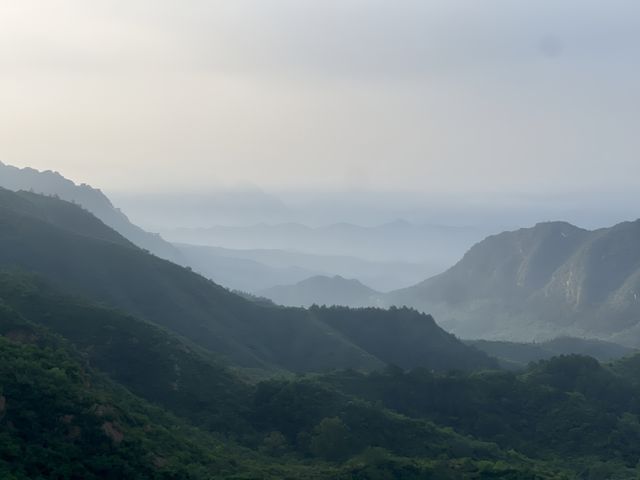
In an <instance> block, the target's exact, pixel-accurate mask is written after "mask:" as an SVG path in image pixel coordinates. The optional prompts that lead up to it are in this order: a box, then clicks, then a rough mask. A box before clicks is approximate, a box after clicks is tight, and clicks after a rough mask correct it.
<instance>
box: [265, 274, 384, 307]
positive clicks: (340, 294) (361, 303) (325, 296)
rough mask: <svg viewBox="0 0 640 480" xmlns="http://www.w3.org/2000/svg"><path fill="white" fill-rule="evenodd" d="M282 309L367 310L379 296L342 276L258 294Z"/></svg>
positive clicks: (317, 279)
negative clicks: (324, 306)
mask: <svg viewBox="0 0 640 480" xmlns="http://www.w3.org/2000/svg"><path fill="white" fill-rule="evenodd" d="M257 294H258V295H261V296H263V297H266V298H269V299H271V300H273V301H274V302H275V303H277V304H280V305H289V306H296V307H299V306H303V307H309V306H311V305H342V306H346V307H365V306H370V305H375V303H376V299H377V298H378V297H379V296H380V293H379V292H376V291H375V290H373V289H372V288H369V287H367V286H366V285H363V284H362V283H360V282H359V281H358V280H353V279H346V278H343V277H341V276H338V275H336V276H333V277H326V276H323V275H318V276H315V277H310V278H307V279H306V280H302V281H301V282H298V283H296V284H295V285H280V286H277V287H272V288H267V289H265V290H261V291H259V292H257Z"/></svg>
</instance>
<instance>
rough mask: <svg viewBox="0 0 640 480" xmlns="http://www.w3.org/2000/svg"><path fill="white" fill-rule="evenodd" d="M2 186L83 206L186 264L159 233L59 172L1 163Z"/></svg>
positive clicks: (125, 233)
mask: <svg viewBox="0 0 640 480" xmlns="http://www.w3.org/2000/svg"><path fill="white" fill-rule="evenodd" d="M0 187H2V188H6V189H7V190H12V191H19V190H26V191H31V192H34V193H40V194H44V195H55V196H58V197H60V198H61V199H63V200H66V201H68V202H73V203H77V204H79V205H82V207H84V208H85V209H87V210H89V211H90V212H91V213H93V214H94V215H95V216H96V217H98V218H99V219H100V220H102V221H103V222H104V223H105V224H106V225H108V226H110V227H111V228H113V229H114V230H115V231H117V232H118V233H120V234H121V235H123V236H124V237H126V238H127V239H129V240H130V241H132V242H133V243H135V244H136V245H138V246H139V247H141V248H144V249H147V250H149V251H150V252H151V253H154V254H155V255H158V256H159V257H162V258H165V259H168V260H171V261H174V262H178V263H183V261H182V259H181V254H180V252H179V251H178V249H176V248H175V247H174V246H173V245H171V244H170V243H169V242H166V241H164V240H163V239H162V237H160V235H158V234H154V233H149V232H146V231H144V230H143V229H141V228H140V227H138V226H136V225H134V224H133V223H131V222H130V221H129V219H128V218H127V216H126V215H125V214H124V213H122V211H120V210H119V209H117V208H115V207H114V206H113V204H112V203H111V201H110V200H109V198H107V196H106V195H105V194H104V193H102V191H101V190H99V189H97V188H93V187H91V186H90V185H87V184H84V183H83V184H80V185H78V184H76V183H74V182H73V181H71V180H69V179H67V178H65V177H63V176H62V175H61V174H60V173H58V172H53V171H50V170H47V171H39V170H35V169H33V168H18V167H14V166H11V165H6V164H4V163H2V162H0Z"/></svg>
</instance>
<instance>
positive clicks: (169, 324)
mask: <svg viewBox="0 0 640 480" xmlns="http://www.w3.org/2000/svg"><path fill="white" fill-rule="evenodd" d="M60 219H61V220H60ZM0 226H1V228H0V268H5V269H15V268H19V269H22V270H26V271H29V272H33V273H36V274H38V275H40V276H42V277H44V278H45V279H46V280H47V281H49V282H51V283H52V284H53V286H55V287H56V288H60V289H62V290H64V291H66V292H70V293H73V294H77V295H81V296H83V297H86V298H88V299H90V300H93V301H98V302H101V303H105V304H107V305H111V306H114V307H117V308H119V309H122V310H125V311H127V312H130V313H132V314H134V315H135V316H138V317H140V318H141V319H143V320H147V321H150V322H153V323H155V324H157V325H160V326H162V327H164V328H166V329H169V330H171V331H173V332H174V333H177V334H178V335H181V336H183V337H185V338H187V339H189V340H191V341H192V342H194V343H195V344H197V345H199V346H200V347H201V348H205V349H206V350H208V351H209V352H211V353H214V354H216V355H218V356H219V357H221V358H225V359H226V360H227V361H229V362H231V363H233V364H236V365H240V366H243V367H250V368H262V369H271V370H278V369H280V370H289V371H297V372H303V371H322V370H325V369H330V368H347V367H348V368H358V369H364V370H371V369H377V368H380V367H383V366H384V365H385V364H386V363H389V362H390V361H391V359H392V358H396V354H395V353H394V352H396V351H402V352H404V353H405V356H404V357H402V358H405V359H407V361H408V362H409V361H418V362H426V363H418V364H412V363H407V364H402V365H400V366H401V367H403V368H413V367H416V366H425V367H429V368H434V369H445V370H446V369H450V368H478V367H480V366H485V367H486V366H492V365H494V364H495V362H494V361H493V360H492V359H490V358H489V357H488V356H487V355H486V354H484V353H482V352H480V351H478V350H476V349H474V348H471V347H467V346H466V345H464V344H463V343H462V342H460V341H459V340H458V339H456V338H455V337H454V336H453V335H450V334H448V333H446V332H444V331H443V330H442V329H440V328H439V327H438V326H437V325H436V324H435V322H434V321H433V318H431V317H430V316H428V315H425V314H420V313H418V312H416V311H412V310H408V309H394V310H391V311H384V310H377V309H372V310H370V311H368V312H365V313H363V312H362V311H353V310H349V309H339V310H332V309H316V310H314V311H313V312H311V311H308V310H303V309H295V308H282V307H275V306H265V305H259V304H257V303H255V302H251V301H248V300H246V299H244V298H242V297H240V296H238V295H235V294H233V293H231V292H230V291H228V290H227V289H225V288H223V287H221V286H219V285H216V284H215V283H213V282H212V281H210V280H207V279H205V278H204V277H201V276H200V275H197V274H196V273H194V272H192V271H191V270H190V269H188V268H183V267H180V266H178V265H175V264H173V263H171V262H169V261H166V260H163V259H160V258H158V257H156V256H154V255H151V254H149V253H147V252H144V251H143V250H141V249H139V248H137V247H136V246H134V245H133V244H131V243H130V242H129V241H127V240H126V239H125V238H124V237H122V236H121V235H119V234H117V233H116V232H114V231H113V230H111V229H110V228H109V227H107V226H106V225H105V224H104V223H102V222H101V221H100V220H98V219H97V218H96V217H94V216H93V215H91V214H89V213H88V212H87V211H86V210H83V209H82V208H80V207H78V206H77V205H73V204H71V203H68V202H65V201H63V200H59V199H56V198H50V197H44V196H42V195H38V194H34V193H29V192H18V193H14V192H11V191H9V190H0ZM374 317H375V318H376V319H377V321H380V322H381V323H382V324H385V323H386V324H387V328H396V329H397V328H398V327H399V325H401V324H400V323H398V322H400V320H401V319H406V322H405V323H402V325H403V328H404V329H400V330H398V331H396V334H395V335H394V337H393V341H391V342H390V340H389V337H388V336H379V337H377V339H375V341H373V343H372V339H371V338H368V339H366V342H367V343H366V344H361V343H360V336H359V335H357V334H356V333H357V332H356V331H355V330H353V325H354V324H355V325H360V327H364V326H365V325H367V322H368V321H369V319H370V318H374ZM336 319H340V320H341V321H338V322H336ZM329 320H331V322H333V323H331V324H329V323H328V322H329ZM343 327H344V328H343ZM419 336H421V337H422V338H423V341H422V342H421V343H420V344H411V343H410V342H409V341H410V340H411V339H414V338H416V337H419ZM376 342H377V344H376ZM382 344H385V345H386V347H385V349H382V348H380V345H382ZM443 346H444V348H443ZM373 350H375V351H377V352H379V354H373V353H372V351H373ZM414 350H415V351H414ZM435 351H437V352H439V353H438V355H436V356H434V355H432V353H433V352H435ZM409 352H413V355H408V353H409ZM378 355H383V356H378ZM385 355H388V356H385Z"/></svg>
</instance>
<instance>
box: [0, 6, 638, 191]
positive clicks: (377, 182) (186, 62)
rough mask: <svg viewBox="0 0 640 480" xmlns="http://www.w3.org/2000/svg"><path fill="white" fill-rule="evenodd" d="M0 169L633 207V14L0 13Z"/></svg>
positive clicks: (87, 177)
mask: <svg viewBox="0 0 640 480" xmlns="http://www.w3.org/2000/svg"><path fill="white" fill-rule="evenodd" d="M0 106H1V108H0V161H3V162H5V163H10V164H13V165H17V166H31V167H34V168H39V169H51V170H57V171H60V172H61V173H63V174H64V175H65V176H67V177H70V178H73V179H74V180H77V181H80V182H88V183H90V184H92V185H95V186H100V187H102V188H106V189H108V190H111V191H122V192H127V191H149V192H156V191H185V190H188V191H196V190H197V191H202V190H207V189H215V188H221V187H225V188H226V187H230V186H235V185H254V186H258V187H260V188H264V189H267V190H269V191H284V190H305V189H309V190H311V189H313V190H322V191H332V190H335V191H358V190H366V191H374V192H375V191H380V192H387V193H388V192H430V193H442V194H447V195H464V194H465V193H467V192H476V193H477V192H484V193H487V194H491V195H501V194H505V195H513V194H514V193H519V194H520V193H524V194H527V195H529V194H549V195H566V194H571V193H572V192H575V193H576V194H579V195H588V194H590V193H594V195H595V194H596V193H599V194H606V193H610V192H618V194H619V193H620V192H627V191H628V192H633V191H636V190H638V187H640V161H638V158H637V154H638V152H640V135H639V134H638V130H637V129H638V125H640V2H638V1H637V0H629V1H624V0H607V1H602V0H526V1H525V0H384V1H383V0H315V1H311V0H224V1H223V0H108V1H102V0H40V1H34V0H20V1H14V0H0Z"/></svg>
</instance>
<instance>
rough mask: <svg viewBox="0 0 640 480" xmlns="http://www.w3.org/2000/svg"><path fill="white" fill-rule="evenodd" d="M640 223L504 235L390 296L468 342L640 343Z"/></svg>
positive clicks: (555, 226)
mask: <svg viewBox="0 0 640 480" xmlns="http://www.w3.org/2000/svg"><path fill="white" fill-rule="evenodd" d="M638 245H640V221H636V222H624V223H620V224H618V225H615V226H613V227H611V228H603V229H599V230H595V231H588V230H583V229H580V228H578V227H575V226H573V225H570V224H568V223H564V222H550V223H541V224H538V225H536V226H535V227H532V228H526V229H521V230H517V231H513V232H504V233H501V234H499V235H494V236H491V237H488V238H487V239H485V240H484V241H482V242H480V243H478V244H477V245H475V246H474V247H473V248H472V249H471V250H469V252H468V253H467V254H466V255H465V256H464V258H462V260H460V262H458V263H457V264H456V265H455V266H453V267H452V268H451V269H449V270H448V271H446V272H444V273H442V274H441V275H437V276H435V277H432V278H430V279H428V280H425V281H424V282H422V283H420V284H418V285H416V286H414V287H411V288H407V289H403V290H398V291H396V292H392V293H391V294H389V295H388V296H387V297H386V302H387V304H393V305H409V306H412V307H415V308H418V309H420V310H423V311H428V312H430V313H433V314H435V315H436V317H437V318H438V319H439V321H440V322H441V323H442V325H443V326H445V328H447V329H448V330H451V331H453V332H454V333H456V334H458V335H460V336H462V337H464V338H485V339H501V340H514V341H525V342H526V341H531V340H536V339H537V340H547V339H551V338H555V337H558V336H562V335H565V336H566V335H569V336H578V337H591V338H600V339H603V340H611V341H615V342H621V343H624V344H626V345H628V346H632V347H638V346H640V326H639V324H638V321H639V319H640V250H639V249H638Z"/></svg>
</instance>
